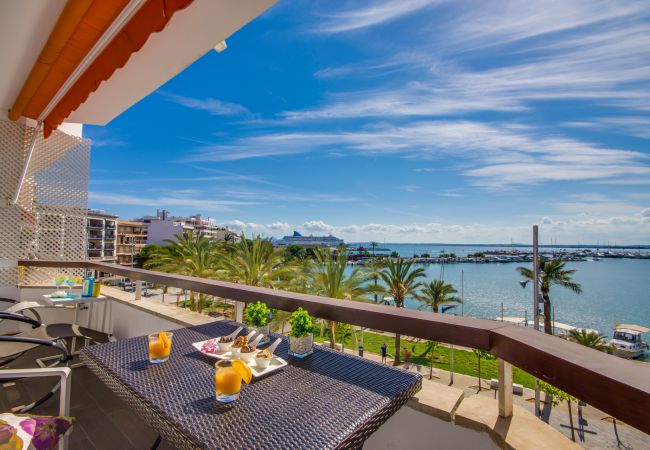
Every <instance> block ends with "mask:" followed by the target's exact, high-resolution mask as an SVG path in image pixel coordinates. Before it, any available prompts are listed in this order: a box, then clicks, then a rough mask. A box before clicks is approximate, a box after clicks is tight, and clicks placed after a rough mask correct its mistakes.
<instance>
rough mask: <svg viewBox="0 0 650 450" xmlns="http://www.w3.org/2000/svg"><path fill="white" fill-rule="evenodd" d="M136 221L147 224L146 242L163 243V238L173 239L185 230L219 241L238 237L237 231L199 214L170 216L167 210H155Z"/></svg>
mask: <svg viewBox="0 0 650 450" xmlns="http://www.w3.org/2000/svg"><path fill="white" fill-rule="evenodd" d="M138 221H140V222H143V223H145V224H147V244H157V245H165V244H166V242H165V240H167V239H168V240H175V238H174V235H175V234H183V233H185V232H190V231H191V232H193V233H197V234H198V235H199V236H205V237H209V238H212V239H216V240H219V241H223V240H225V239H226V237H227V236H232V237H233V238H234V239H238V235H237V233H235V232H234V231H232V230H230V229H228V227H223V226H217V225H216V224H215V223H214V222H213V221H212V220H211V219H210V218H208V219H204V218H203V217H201V215H200V214H196V215H194V216H189V217H181V216H172V215H171V214H170V213H169V211H166V210H164V209H163V210H159V211H156V215H155V216H144V217H142V218H140V219H138Z"/></svg>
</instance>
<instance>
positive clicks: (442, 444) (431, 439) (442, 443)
mask: <svg viewBox="0 0 650 450" xmlns="http://www.w3.org/2000/svg"><path fill="white" fill-rule="evenodd" d="M363 448H364V449H365V450H393V449H405V448H439V449H445V450H467V449H475V450H491V449H498V448H499V447H498V446H497V445H496V444H495V443H494V441H493V440H492V439H491V438H490V436H489V435H488V434H487V433H481V432H480V431H475V430H470V429H468V428H463V427H459V426H458V425H454V423H453V422H445V421H444V420H440V419H437V418H435V417H432V416H429V415H427V414H424V413H422V412H420V411H416V410H415V409H413V408H411V407H409V406H403V407H402V408H401V409H400V410H399V411H397V412H396V413H395V414H394V415H393V416H392V417H391V418H390V419H388V421H386V423H385V424H383V425H382V426H381V427H380V428H379V430H377V431H376V432H375V433H374V434H373V435H372V436H370V438H369V439H368V440H367V441H366V442H365V444H364V446H363Z"/></svg>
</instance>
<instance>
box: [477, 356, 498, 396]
mask: <svg viewBox="0 0 650 450" xmlns="http://www.w3.org/2000/svg"><path fill="white" fill-rule="evenodd" d="M472 351H473V352H474V354H475V355H476V358H477V359H478V392H481V359H484V360H486V361H490V360H493V359H496V356H494V355H493V354H492V353H489V352H488V351H486V350H479V349H477V348H473V349H472Z"/></svg>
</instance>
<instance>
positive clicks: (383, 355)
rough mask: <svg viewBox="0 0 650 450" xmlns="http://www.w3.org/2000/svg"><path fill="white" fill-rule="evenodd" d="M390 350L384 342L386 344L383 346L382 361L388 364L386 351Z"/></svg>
mask: <svg viewBox="0 0 650 450" xmlns="http://www.w3.org/2000/svg"><path fill="white" fill-rule="evenodd" d="M387 351H388V346H387V345H386V343H385V342H384V345H382V346H381V362H383V363H384V364H386V352H387Z"/></svg>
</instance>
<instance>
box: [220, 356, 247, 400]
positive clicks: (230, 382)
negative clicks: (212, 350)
mask: <svg viewBox="0 0 650 450" xmlns="http://www.w3.org/2000/svg"><path fill="white" fill-rule="evenodd" d="M214 367H216V369H217V372H216V373H215V375H214V382H215V390H216V393H217V401H218V402H221V403H230V402H234V401H235V400H237V399H238V398H239V391H240V390H241V381H242V376H241V374H240V373H239V372H238V371H237V370H236V369H235V367H233V362H232V361H228V360H223V361H219V362H217V363H216V364H215V365H214Z"/></svg>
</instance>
